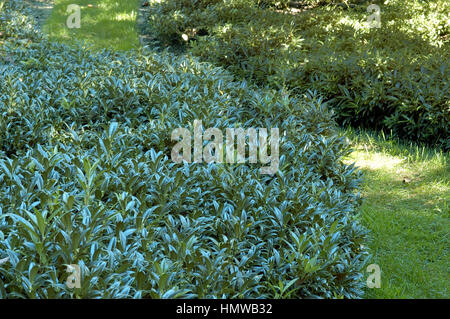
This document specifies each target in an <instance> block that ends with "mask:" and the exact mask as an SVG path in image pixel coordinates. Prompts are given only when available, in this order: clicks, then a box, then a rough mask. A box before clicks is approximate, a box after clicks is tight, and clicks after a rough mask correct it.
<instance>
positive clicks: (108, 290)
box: [0, 1, 368, 298]
mask: <svg viewBox="0 0 450 319" xmlns="http://www.w3.org/2000/svg"><path fill="white" fill-rule="evenodd" d="M24 13H26V11H24V8H23V7H21V4H20V3H18V2H16V1H4V2H3V3H2V7H1V12H0V21H1V23H2V24H1V27H2V30H10V31H8V32H7V33H5V34H6V35H7V36H6V37H4V39H3V42H2V44H1V53H2V59H1V61H0V83H1V87H0V113H1V117H0V259H1V260H5V258H6V259H7V262H2V263H1V264H0V296H1V297H3V298H4V297H9V298H67V297H76V298H175V297H182V298H190V297H191V298H192V297H199V298H213V297H214V298H216V297H217V298H223V297H229V298H242V297H256V298H269V297H275V298H279V297H296V298H298V297H324V298H339V297H346V298H354V297H361V296H362V295H363V289H362V288H363V286H364V285H365V281H364V280H363V279H364V278H363V271H364V267H365V265H366V264H367V258H368V252H367V247H366V246H365V245H364V243H365V238H366V231H365V229H364V228H363V227H362V226H361V225H360V223H359V222H358V220H357V219H356V211H357V209H358V207H359V205H360V200H359V195H358V184H359V182H360V177H359V174H358V173H357V172H356V171H355V168H354V166H353V165H351V164H346V163H344V161H343V159H344V156H346V155H348V154H349V152H350V149H349V144H348V143H347V141H346V139H345V138H344V136H343V135H342V134H341V133H340V132H339V131H338V130H337V128H336V125H335V122H334V119H333V116H332V112H331V111H330V110H329V109H328V106H327V105H326V103H324V102H323V100H322V99H321V98H320V97H319V96H318V95H317V94H316V93H314V92H309V93H308V94H307V95H304V96H291V95H290V94H289V92H287V91H285V90H282V89H281V90H270V89H261V88H259V87H257V86H255V85H253V84H249V83H246V82H242V81H237V80H236V79H235V78H234V77H233V75H232V74H231V73H229V72H228V71H225V70H223V69H222V68H218V67H215V66H212V65H210V64H208V63H200V62H198V61H197V59H196V58H193V57H190V56H186V57H176V56H174V55H173V54H171V53H168V52H159V53H156V52H150V51H144V50H140V51H139V52H134V53H133V52H127V53H120V52H113V51H109V50H103V51H96V52H93V51H90V50H88V49H86V48H85V47H83V46H82V45H78V46H77V45H75V46H67V45H65V44H58V43H55V42H52V41H49V40H48V39H47V38H46V37H45V36H43V37H41V35H39V34H36V33H35V32H32V31H33V28H30V29H28V26H32V25H33V21H32V20H30V19H29V18H28V17H27V15H26V14H24ZM195 119H201V120H202V121H203V125H204V127H217V128H219V129H225V128H226V127H244V128H246V127H268V128H270V127H278V128H279V129H280V131H281V132H282V134H281V139H280V145H281V146H280V166H279V172H278V173H277V174H275V175H273V176H270V175H261V174H259V165H257V164H245V165H242V164H230V165H229V164H195V163H193V164H176V163H173V162H172V161H171V160H170V151H171V148H172V146H173V145H174V143H175V142H174V141H172V140H171V132H172V131H173V129H175V128H178V127H187V128H191V129H192V123H193V121H194V120H195ZM68 264H78V265H80V267H81V270H82V280H81V284H82V286H81V288H80V289H74V290H72V289H70V288H69V287H67V285H66V279H67V274H66V272H65V270H66V265H68Z"/></svg>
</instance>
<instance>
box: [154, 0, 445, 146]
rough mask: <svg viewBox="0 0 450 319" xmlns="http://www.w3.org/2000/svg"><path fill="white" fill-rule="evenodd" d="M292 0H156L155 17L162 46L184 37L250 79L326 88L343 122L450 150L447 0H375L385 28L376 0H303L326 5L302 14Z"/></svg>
mask: <svg viewBox="0 0 450 319" xmlns="http://www.w3.org/2000/svg"><path fill="white" fill-rule="evenodd" d="M188 3H191V5H188ZM283 3H284V2H283V1H279V2H276V1H275V2H272V1H255V0H222V1H219V0H217V1H201V0H199V1H195V2H192V1H185V0H175V1H168V0H162V1H151V13H150V17H149V24H150V29H151V30H152V31H151V32H152V34H155V35H156V39H157V40H158V41H160V43H162V44H163V45H167V44H170V43H174V42H176V43H182V44H184V45H186V46H187V47H188V48H189V51H190V52H192V53H193V54H195V55H197V56H199V57H200V58H201V59H203V60H205V61H210V62H213V63H215V64H216V65H221V66H225V67H227V68H228V69H230V70H232V71H233V72H234V73H235V74H238V75H239V76H241V77H243V78H247V79H252V80H254V81H256V82H257V83H260V84H263V85H266V84H268V85H270V86H271V87H275V88H282V87H286V88H289V89H292V90H293V91H294V92H300V93H303V92H305V91H307V90H310V89H315V90H317V91H318V92H319V93H320V94H322V95H323V96H324V98H325V99H326V100H327V101H329V102H330V104H331V105H332V106H333V107H334V109H335V110H336V114H337V116H338V120H339V121H340V122H341V123H343V124H352V125H355V126H363V127H369V128H375V129H384V130H392V131H393V133H395V134H396V135H398V136H400V137H402V138H406V139H410V140H413V141H417V142H426V143H429V144H434V145H439V146H441V147H443V148H444V150H449V149H450V139H449V138H448V136H449V122H450V102H449V101H450V95H449V92H450V90H449V85H448V78H449V77H450V68H449V61H450V48H449V18H448V17H449V16H450V4H449V2H448V1H445V0H438V1H419V0H415V1H402V0H390V1H375V3H377V4H378V5H379V6H380V8H381V23H382V26H381V28H379V29H377V28H372V29H371V28H369V27H368V24H367V17H368V15H369V13H367V11H366V9H367V6H368V4H369V3H368V2H364V1H357V2H356V1H355V4H352V5H351V6H350V7H347V6H346V5H340V6H335V5H328V6H323V5H321V4H323V3H324V2H314V1H309V2H301V1H299V3H305V4H311V5H314V4H315V5H319V6H316V7H313V8H312V9H309V10H304V11H303V12H298V11H297V12H293V11H292V10H291V9H285V10H284V11H281V10H280V9H279V8H280V5H281V7H284V8H285V7H286V6H283ZM267 4H275V6H272V7H271V6H268V5H267ZM300 8H302V7H301V6H300ZM300 11H301V10H300ZM183 39H184V40H183ZM185 40H188V41H185Z"/></svg>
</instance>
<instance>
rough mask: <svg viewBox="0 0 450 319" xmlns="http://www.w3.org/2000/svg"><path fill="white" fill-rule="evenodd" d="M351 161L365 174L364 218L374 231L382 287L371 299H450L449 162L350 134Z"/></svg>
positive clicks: (411, 148)
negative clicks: (449, 289) (351, 144)
mask: <svg viewBox="0 0 450 319" xmlns="http://www.w3.org/2000/svg"><path fill="white" fill-rule="evenodd" d="M349 136H350V137H351V138H352V140H353V143H354V147H355V151H354V152H353V153H352V155H351V157H350V159H349V161H356V165H357V166H359V167H360V168H361V170H362V171H363V172H364V175H365V178H364V184H363V189H362V195H363V205H362V208H361V218H362V219H363V221H364V224H365V226H366V227H368V228H369V230H370V241H369V243H368V244H369V246H370V250H371V253H372V254H373V263H377V264H378V265H379V266H380V268H381V271H382V274H381V282H382V284H381V288H380V289H376V288H374V289H367V294H366V296H367V297H368V298H449V297H450V294H449V292H448V287H450V256H449V248H450V219H449V217H450V210H449V206H448V202H449V199H450V166H449V163H450V158H449V155H448V153H447V154H443V153H441V152H437V151H433V150H430V149H426V148H418V147H417V146H412V145H402V144H401V143H399V142H397V141H395V140H391V139H389V140H386V139H384V138H383V137H381V138H377V137H376V135H375V134H370V133H364V132H363V133H359V134H355V132H352V131H349Z"/></svg>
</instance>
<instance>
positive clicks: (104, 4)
mask: <svg viewBox="0 0 450 319" xmlns="http://www.w3.org/2000/svg"><path fill="white" fill-rule="evenodd" d="M138 2H139V1H138V0H127V1H118V0H102V1H98V0H97V1H96V0H78V1H76V2H74V1H73V0H56V1H55V6H54V8H53V11H52V14H51V16H50V17H49V19H48V20H47V21H46V23H45V25H44V32H46V33H48V34H49V35H50V37H51V39H53V40H57V41H61V42H65V43H70V42H72V41H74V40H86V41H87V43H89V44H90V45H92V48H94V49H103V48H110V49H115V50H130V49H133V48H138V47H139V38H138V32H137V29H136V16H137V10H138V6H139V3H138ZM70 4H78V5H79V6H80V7H81V27H80V28H79V29H77V28H74V29H69V28H68V27H67V25H66V21H67V18H68V16H69V15H70V13H67V12H66V10H67V7H68V6H69V5H70Z"/></svg>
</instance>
